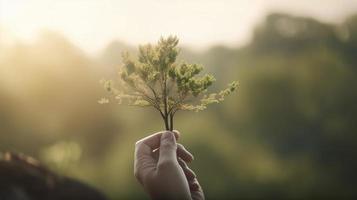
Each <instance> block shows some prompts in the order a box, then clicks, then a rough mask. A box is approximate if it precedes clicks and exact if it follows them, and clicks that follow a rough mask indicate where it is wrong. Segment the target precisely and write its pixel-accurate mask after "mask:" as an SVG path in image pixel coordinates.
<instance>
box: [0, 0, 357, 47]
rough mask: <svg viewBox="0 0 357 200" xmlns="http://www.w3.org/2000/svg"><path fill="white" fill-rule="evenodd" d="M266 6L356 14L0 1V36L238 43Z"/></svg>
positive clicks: (212, 3)
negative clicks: (171, 36)
mask: <svg viewBox="0 0 357 200" xmlns="http://www.w3.org/2000/svg"><path fill="white" fill-rule="evenodd" d="M270 11H284V12H286V13H291V14H294V15H305V16H313V17H316V18H318V19H320V20H322V21H326V22H339V21H342V20H344V19H345V17H346V16H348V15H349V14H352V13H357V0H0V27H1V30H2V35H0V39H1V36H2V38H5V35H6V34H7V35H15V36H16V37H19V38H21V39H22V40H26V41H31V40H33V38H35V37H36V35H37V34H38V32H39V31H41V30H46V29H49V30H55V31H59V32H61V33H63V34H64V35H66V36H67V37H68V38H70V39H71V40H72V41H73V42H74V43H75V44H77V45H79V46H80V47H82V48H84V49H85V50H86V51H88V52H95V51H97V50H99V49H101V48H103V47H104V46H105V45H107V44H108V43H109V42H110V41H112V40H113V39H120V40H123V41H125V42H128V43H131V44H138V43H146V42H153V41H156V40H157V39H158V38H159V37H160V36H161V35H164V36H165V35H169V34H174V35H177V36H179V38H180V40H181V41H182V43H183V44H186V45H190V46H193V47H196V48H203V47H206V46H208V45H213V44H216V43H223V44H226V45H242V44H244V43H246V42H247V41H249V38H250V36H251V33H252V30H253V27H254V26H255V25H256V24H257V23H258V22H260V21H262V19H263V18H264V16H265V15H266V14H267V13H269V12H270ZM4 32H5V33H6V34H5V33H4Z"/></svg>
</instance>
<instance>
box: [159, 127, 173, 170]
mask: <svg viewBox="0 0 357 200" xmlns="http://www.w3.org/2000/svg"><path fill="white" fill-rule="evenodd" d="M176 150H177V144H176V138H175V135H174V133H173V132H169V131H166V132H164V133H163V134H162V136H161V140H160V149H159V154H160V155H159V160H158V167H159V166H160V165H163V164H164V163H168V162H172V163H175V162H176V159H177V157H176Z"/></svg>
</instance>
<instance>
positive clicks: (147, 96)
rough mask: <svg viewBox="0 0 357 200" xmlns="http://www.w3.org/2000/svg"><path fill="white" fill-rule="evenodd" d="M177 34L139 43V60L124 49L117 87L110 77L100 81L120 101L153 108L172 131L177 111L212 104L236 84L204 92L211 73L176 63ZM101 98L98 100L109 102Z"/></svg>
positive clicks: (197, 66)
mask: <svg viewBox="0 0 357 200" xmlns="http://www.w3.org/2000/svg"><path fill="white" fill-rule="evenodd" d="M178 42H179V40H178V38H177V37H173V36H170V37H168V38H166V39H165V38H160V40H159V42H158V44H157V45H154V46H153V45H151V44H147V45H144V46H139V55H138V59H133V58H131V57H130V55H129V54H128V53H127V52H126V53H124V54H123V55H122V58H123V66H122V67H121V69H120V71H119V75H120V79H119V87H115V86H114V82H113V81H112V80H109V81H103V82H102V83H103V84H104V87H105V89H106V90H107V91H108V92H109V93H110V94H111V96H112V97H114V98H115V99H116V100H117V101H118V102H119V103H122V102H126V103H127V104H128V105H134V106H150V107H153V108H155V109H156V110H157V111H158V112H159V113H160V115H161V117H162V119H163V120H164V123H165V128H166V130H171V131H172V130H173V127H174V120H173V119H174V116H175V114H176V113H177V111H179V110H188V111H201V110H204V109H206V108H207V105H209V104H211V103H219V102H221V101H223V100H224V97H225V96H227V95H229V94H230V93H231V92H233V91H234V90H235V89H236V88H237V87H238V82H236V81H234V82H232V83H230V84H229V85H228V87H227V88H226V89H224V90H222V91H220V92H218V93H210V94H207V88H208V87H209V86H211V85H212V84H213V82H214V81H215V78H214V77H213V76H212V75H208V74H206V75H204V76H201V77H198V76H197V75H198V74H199V73H200V72H201V71H202V70H203V68H202V66H200V65H197V64H187V63H183V62H182V63H177V62H176V58H177V55H178V54H179V49H178V47H177V44H178ZM108 102H109V100H108V99H107V98H102V99H101V100H100V101H99V103H108Z"/></svg>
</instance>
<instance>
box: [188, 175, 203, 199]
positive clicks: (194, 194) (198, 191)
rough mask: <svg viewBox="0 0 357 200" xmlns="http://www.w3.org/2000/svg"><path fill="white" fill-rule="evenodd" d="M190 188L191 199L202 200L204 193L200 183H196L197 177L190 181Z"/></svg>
mask: <svg viewBox="0 0 357 200" xmlns="http://www.w3.org/2000/svg"><path fill="white" fill-rule="evenodd" d="M189 185H190V190H191V198H192V200H204V199H205V195H204V194H203V190H202V187H201V185H200V184H199V183H198V181H197V179H195V181H193V182H192V183H189Z"/></svg>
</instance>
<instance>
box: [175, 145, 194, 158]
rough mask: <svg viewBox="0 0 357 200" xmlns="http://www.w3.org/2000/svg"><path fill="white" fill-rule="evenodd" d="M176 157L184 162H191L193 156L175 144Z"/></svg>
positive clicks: (181, 146)
mask: <svg viewBox="0 0 357 200" xmlns="http://www.w3.org/2000/svg"><path fill="white" fill-rule="evenodd" d="M177 156H178V157H180V158H182V159H183V160H184V161H186V162H191V161H193V159H194V157H193V155H192V154H191V153H190V152H189V151H187V150H186V148H185V147H184V146H183V145H182V144H177Z"/></svg>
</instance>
